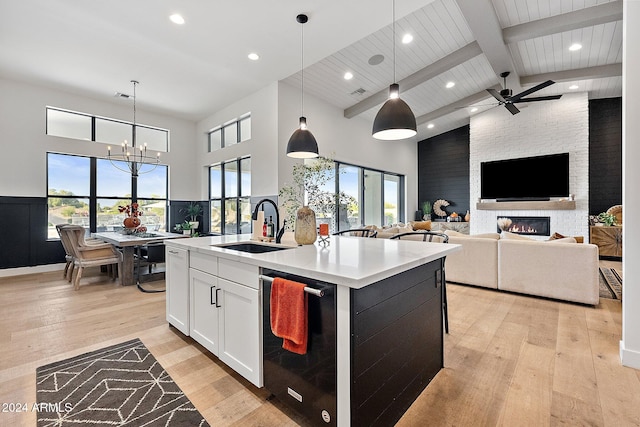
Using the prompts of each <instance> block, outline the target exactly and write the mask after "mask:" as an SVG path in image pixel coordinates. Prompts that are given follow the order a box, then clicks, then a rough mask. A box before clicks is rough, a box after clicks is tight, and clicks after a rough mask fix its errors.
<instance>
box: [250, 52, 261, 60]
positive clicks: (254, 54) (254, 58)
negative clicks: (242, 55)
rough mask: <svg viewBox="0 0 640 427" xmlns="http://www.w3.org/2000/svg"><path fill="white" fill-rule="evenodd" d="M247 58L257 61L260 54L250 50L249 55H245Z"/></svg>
mask: <svg viewBox="0 0 640 427" xmlns="http://www.w3.org/2000/svg"><path fill="white" fill-rule="evenodd" d="M247 58H249V59H250V60H252V61H257V60H258V59H260V56H259V55H258V54H257V53H255V52H251V53H250V54H249V55H247Z"/></svg>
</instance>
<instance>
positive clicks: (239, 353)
mask: <svg viewBox="0 0 640 427" xmlns="http://www.w3.org/2000/svg"><path fill="white" fill-rule="evenodd" d="M218 285H219V287H220V289H221V292H219V296H218V300H217V302H218V316H219V317H218V318H219V322H220V323H219V352H218V357H219V358H220V360H222V361H223V362H224V363H226V364H227V365H229V366H230V367H231V368H233V369H234V370H235V371H236V372H238V373H239V374H240V375H242V376H243V377H245V378H246V379H248V380H249V381H251V382H252V383H253V384H254V385H256V386H258V387H262V373H261V369H260V364H261V362H262V351H261V348H260V342H261V341H260V331H261V328H260V291H258V290H257V289H252V288H250V287H248V286H243V285H240V284H238V283H234V282H230V281H228V280H225V279H218Z"/></svg>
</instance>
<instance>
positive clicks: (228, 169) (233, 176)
mask: <svg viewBox="0 0 640 427" xmlns="http://www.w3.org/2000/svg"><path fill="white" fill-rule="evenodd" d="M237 195H238V163H237V162H235V161H233V162H228V163H225V164H224V196H225V197H236V196H237Z"/></svg>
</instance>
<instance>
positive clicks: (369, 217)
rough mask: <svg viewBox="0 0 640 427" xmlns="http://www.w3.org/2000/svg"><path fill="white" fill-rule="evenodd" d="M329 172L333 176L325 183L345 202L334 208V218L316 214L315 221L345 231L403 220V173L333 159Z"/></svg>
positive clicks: (337, 198)
mask: <svg viewBox="0 0 640 427" xmlns="http://www.w3.org/2000/svg"><path fill="white" fill-rule="evenodd" d="M313 161H314V160H313V159H311V160H305V162H309V163H311V162H313ZM333 171H335V172H333V173H335V177H334V178H333V179H331V180H329V182H330V184H331V185H334V187H335V194H336V198H335V200H341V199H340V198H339V197H338V196H337V195H338V194H342V195H343V197H342V200H345V202H344V203H341V204H340V206H339V207H338V216H337V218H335V219H331V220H330V221H328V220H327V219H326V218H322V217H319V218H318V221H320V222H330V223H331V225H332V227H333V228H334V229H336V230H347V229H349V228H357V227H361V226H363V225H378V226H381V225H389V224H394V223H397V222H403V221H404V220H405V219H404V218H405V211H404V176H403V175H398V174H393V173H389V172H384V171H380V170H374V169H369V168H364V167H361V166H355V165H351V164H347V163H342V162H335V167H334V168H333ZM345 196H346V197H345ZM325 216H326V215H325Z"/></svg>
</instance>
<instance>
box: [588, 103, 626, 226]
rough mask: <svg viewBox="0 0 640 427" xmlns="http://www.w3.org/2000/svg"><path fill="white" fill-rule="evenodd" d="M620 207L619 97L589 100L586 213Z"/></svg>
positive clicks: (620, 120)
mask: <svg viewBox="0 0 640 427" xmlns="http://www.w3.org/2000/svg"><path fill="white" fill-rule="evenodd" d="M620 204H622V98H605V99H592V100H590V101H589V214H590V215H597V214H599V213H600V212H604V211H606V210H607V209H609V208H610V207H611V206H614V205H620Z"/></svg>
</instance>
